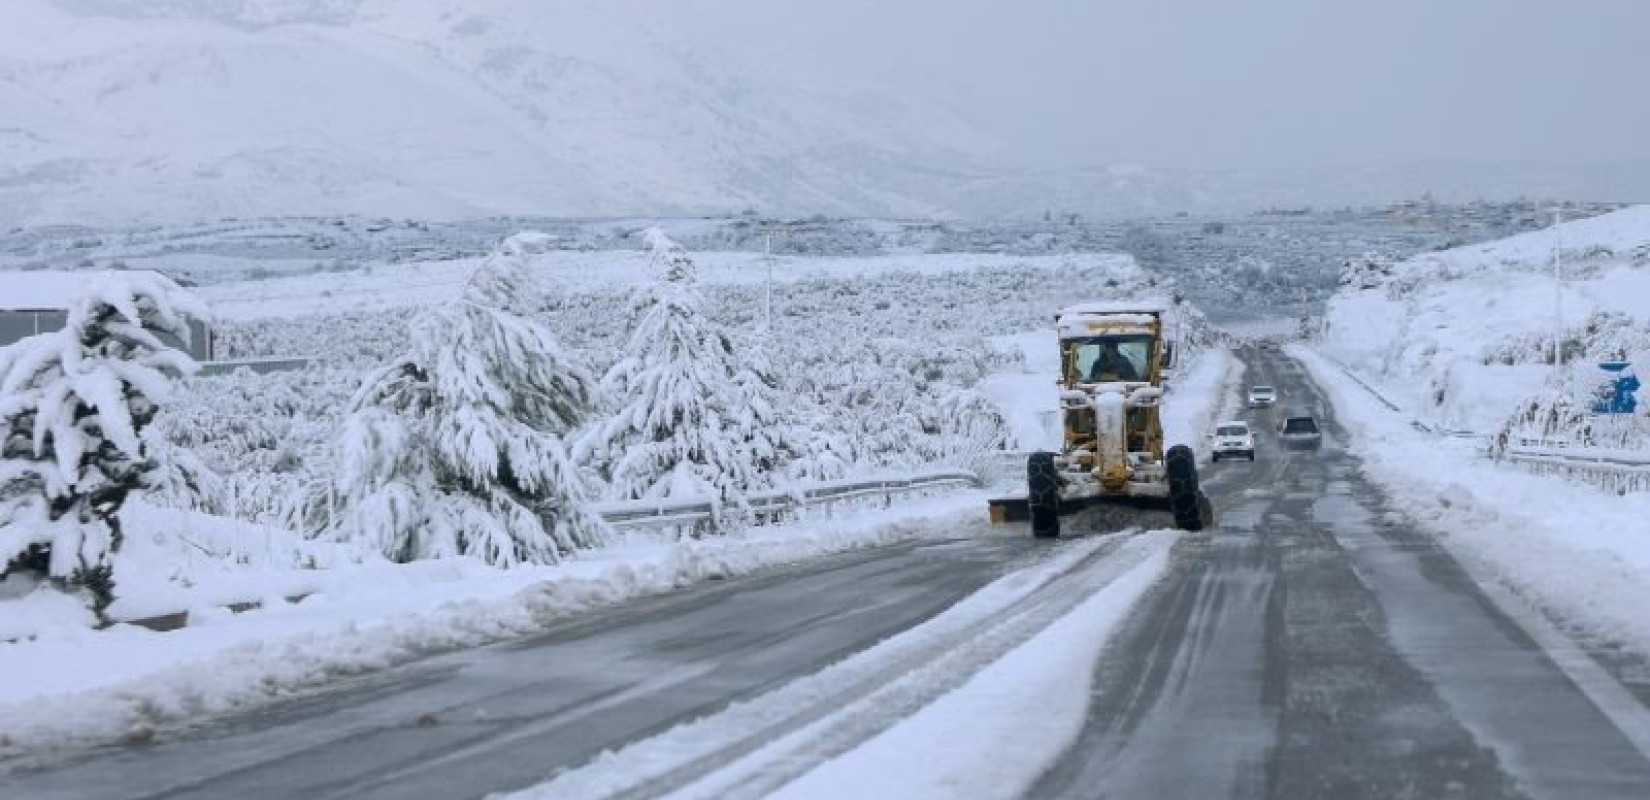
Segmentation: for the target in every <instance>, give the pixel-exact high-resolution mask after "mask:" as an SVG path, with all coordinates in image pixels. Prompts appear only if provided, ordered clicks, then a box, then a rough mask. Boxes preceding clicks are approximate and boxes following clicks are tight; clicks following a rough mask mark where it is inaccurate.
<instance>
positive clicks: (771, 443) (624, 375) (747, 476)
mask: <svg viewBox="0 0 1650 800" xmlns="http://www.w3.org/2000/svg"><path fill="white" fill-rule="evenodd" d="M647 241H648V243H649V245H650V246H651V247H652V249H653V258H654V260H655V263H656V264H657V266H658V270H659V279H658V280H657V281H655V282H654V283H653V284H652V285H650V286H648V287H647V288H645V289H644V290H643V291H641V292H640V293H638V295H637V296H636V297H635V299H634V300H633V301H632V304H631V318H632V319H633V320H635V322H634V327H633V328H632V331H631V334H630V339H629V342H628V344H627V345H626V347H625V349H624V352H623V354H622V355H621V357H620V358H619V360H618V361H617V362H616V363H614V364H613V366H612V367H611V368H609V369H608V371H607V374H606V375H605V376H604V377H603V379H602V386H603V388H604V389H605V390H606V392H607V393H608V394H609V396H611V397H614V398H616V399H617V400H618V401H619V402H620V403H621V407H620V408H619V410H618V411H617V413H615V414H614V415H613V416H612V417H611V418H609V419H607V420H606V421H604V422H603V423H601V424H599V425H597V426H595V427H594V428H593V429H592V430H591V431H590V432H589V433H588V435H587V436H586V437H585V439H584V440H583V441H582V443H581V448H580V449H581V452H582V454H583V455H584V456H585V457H587V458H588V459H589V460H590V461H591V462H592V463H593V464H594V465H595V466H596V467H597V469H598V470H599V471H601V473H602V474H603V475H604V476H605V477H606V478H607V479H608V480H609V482H610V483H611V484H612V487H613V489H614V492H615V493H616V494H617V495H619V496H620V497H623V498H644V497H645V498H665V497H680V496H686V495H704V494H708V495H713V496H715V497H716V498H718V499H719V500H720V501H722V502H725V503H730V504H732V505H733V506H735V507H737V506H741V505H744V503H745V496H746V493H747V492H749V491H751V490H753V489H757V488H761V487H765V486H768V485H771V483H772V473H773V471H774V470H776V469H777V468H779V467H780V464H779V461H780V459H781V457H782V456H783V449H784V448H783V445H782V441H781V437H780V436H779V429H778V425H777V415H776V413H775V411H774V406H773V402H772V396H773V379H772V378H771V377H770V376H768V375H766V374H764V372H763V371H762V370H761V368H760V367H761V365H760V364H753V363H750V362H749V361H748V359H747V358H746V357H744V356H743V355H742V354H741V352H740V351H739V350H738V349H736V348H735V346H734V343H733V340H732V338H731V337H730V336H729V335H728V333H727V332H726V331H724V330H723V329H722V328H721V327H720V326H718V325H716V324H715V323H714V322H712V321H711V320H710V319H708V318H707V317H706V316H705V315H704V313H703V312H702V305H703V299H702V298H701V296H700V293H699V289H698V287H697V286H696V285H695V280H696V275H695V267H694V264H693V259H692V258H691V257H689V256H688V254H687V252H686V251H684V250H683V249H682V248H681V247H680V246H678V245H677V244H676V243H675V242H673V241H671V240H670V238H669V237H667V236H665V234H664V233H663V232H661V231H659V230H658V229H652V230H650V231H648V234H647Z"/></svg>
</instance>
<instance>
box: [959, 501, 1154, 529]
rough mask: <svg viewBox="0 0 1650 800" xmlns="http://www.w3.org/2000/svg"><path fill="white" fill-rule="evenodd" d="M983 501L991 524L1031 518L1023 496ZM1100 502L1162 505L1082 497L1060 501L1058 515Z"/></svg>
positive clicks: (1152, 506) (1023, 520)
mask: <svg viewBox="0 0 1650 800" xmlns="http://www.w3.org/2000/svg"><path fill="white" fill-rule="evenodd" d="M985 502H986V508H987V509H989V510H990V512H991V524H992V525H1005V524H1007V523H1010V522H1026V521H1028V520H1030V519H1031V502H1030V501H1029V500H1027V499H1026V498H1024V497H997V498H993V499H991V500H987V501H985ZM1102 503H1116V504H1118V505H1125V506H1131V507H1135V508H1157V507H1158V506H1161V505H1162V503H1161V501H1156V500H1141V499H1139V498H1131V497H1082V498H1076V499H1066V500H1062V501H1060V516H1065V515H1067V514H1075V513H1077V512H1079V511H1082V510H1083V509H1086V508H1093V507H1094V506H1097V505H1100V504H1102Z"/></svg>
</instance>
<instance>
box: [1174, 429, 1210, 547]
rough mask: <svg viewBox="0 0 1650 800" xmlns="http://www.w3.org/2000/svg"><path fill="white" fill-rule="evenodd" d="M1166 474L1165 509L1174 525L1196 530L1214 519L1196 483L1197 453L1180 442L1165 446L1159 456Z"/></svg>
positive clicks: (1205, 498) (1207, 502)
mask: <svg viewBox="0 0 1650 800" xmlns="http://www.w3.org/2000/svg"><path fill="white" fill-rule="evenodd" d="M1163 460H1164V462H1165V465H1166V466H1165V469H1166V471H1167V472H1168V474H1169V510H1170V511H1171V512H1173V513H1174V526H1175V527H1176V528H1179V529H1181V530H1183V531H1200V530H1203V529H1204V528H1205V527H1207V526H1209V525H1212V524H1213V523H1214V508H1213V506H1212V505H1211V504H1210V503H1209V498H1208V497H1207V496H1205V495H1204V494H1203V492H1202V490H1201V489H1199V488H1198V485H1197V456H1196V455H1194V454H1193V453H1192V449H1191V448H1190V447H1187V446H1186V445H1183V444H1177V445H1175V446H1174V447H1171V448H1169V452H1168V453H1167V454H1166V455H1165V456H1164V458H1163Z"/></svg>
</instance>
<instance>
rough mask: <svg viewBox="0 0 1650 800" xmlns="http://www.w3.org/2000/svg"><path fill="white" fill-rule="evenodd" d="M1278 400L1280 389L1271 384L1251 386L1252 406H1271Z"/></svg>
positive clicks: (1250, 402) (1250, 401)
mask: <svg viewBox="0 0 1650 800" xmlns="http://www.w3.org/2000/svg"><path fill="white" fill-rule="evenodd" d="M1277 402H1278V390H1277V389H1274V388H1272V387H1270V386H1251V387H1249V407H1250V408H1271V407H1272V406H1274V405H1276V404H1277Z"/></svg>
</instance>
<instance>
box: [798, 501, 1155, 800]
mask: <svg viewBox="0 0 1650 800" xmlns="http://www.w3.org/2000/svg"><path fill="white" fill-rule="evenodd" d="M1176 537H1177V534H1174V533H1172V532H1169V531H1159V532H1156V533H1153V534H1148V535H1147V536H1145V537H1142V538H1140V539H1138V540H1136V541H1135V542H1131V544H1132V545H1134V546H1135V550H1136V554H1137V555H1139V556H1141V560H1140V561H1139V562H1138V563H1137V564H1136V565H1135V566H1133V567H1132V568H1131V569H1129V570H1128V571H1127V572H1125V573H1124V574H1122V575H1121V576H1119V577H1118V578H1117V579H1116V580H1114V581H1112V582H1111V583H1110V584H1108V585H1106V586H1105V587H1104V588H1101V589H1100V590H1099V591H1096V592H1095V593H1094V594H1092V595H1090V596H1089V597H1088V599H1086V600H1084V601H1083V603H1082V604H1080V605H1078V606H1077V607H1076V608H1074V609H1073V610H1072V611H1071V612H1070V613H1069V614H1067V615H1066V616H1064V617H1062V618H1060V619H1059V620H1058V621H1056V622H1055V623H1054V624H1052V625H1050V626H1049V627H1048V628H1047V629H1045V630H1044V631H1043V632H1042V633H1040V634H1038V635H1037V636H1036V638H1034V639H1032V640H1031V641H1029V642H1027V643H1026V644H1025V645H1024V646H1022V647H1020V648H1019V649H1017V650H1015V651H1013V652H1011V653H1009V654H1008V655H1007V656H1005V657H1003V658H1002V659H1001V660H999V661H997V662H996V663H994V664H992V665H991V666H989V667H986V668H985V669H984V670H982V671H981V672H980V673H979V674H978V675H976V676H975V677H974V679H973V680H971V681H969V682H968V683H967V684H966V685H964V686H963V687H962V688H960V689H958V690H957V691H955V692H952V693H951V694H949V695H946V696H945V697H943V698H941V699H940V700H939V701H938V702H935V703H934V704H932V705H930V706H928V707H927V708H925V709H923V710H922V711H920V712H918V713H917V714H915V715H914V716H912V717H910V718H909V719H907V720H905V721H904V722H902V723H900V724H899V725H896V726H894V727H893V728H891V729H889V730H888V731H886V732H884V733H883V734H882V735H880V736H878V737H876V738H875V739H872V740H871V741H869V742H866V743H865V744H864V745H862V746H861V747H859V748H857V749H855V750H853V751H851V752H849V753H848V754H847V755H844V756H842V757H841V758H838V759H836V760H834V761H831V762H828V763H826V764H824V765H822V766H820V767H819V768H818V769H816V770H814V771H813V772H810V773H808V774H807V775H806V776H804V777H803V778H802V779H801V780H798V781H797V782H795V783H793V784H791V785H789V786H787V787H785V789H784V790H782V791H780V792H778V793H776V794H775V795H774V797H775V798H776V799H777V800H813V798H819V799H820V800H829V799H830V798H839V797H899V798H903V799H904V800H926V799H927V798H932V799H933V800H946V799H947V798H955V797H962V796H967V797H970V798H976V800H991V799H992V798H1002V800H1011V799H1012V798H1016V797H1019V796H1021V794H1023V793H1024V792H1025V791H1026V790H1027V789H1028V788H1030V787H1031V785H1032V784H1033V783H1034V782H1035V781H1036V780H1037V778H1038V776H1040V775H1041V774H1042V773H1043V771H1044V770H1046V769H1047V768H1048V767H1049V765H1051V764H1052V763H1054V761H1055V759H1057V758H1059V757H1060V755H1061V754H1062V753H1063V752H1065V750H1066V748H1067V747H1069V746H1070V745H1071V744H1072V742H1074V741H1076V739H1077V735H1078V734H1079V733H1080V732H1081V731H1082V729H1083V724H1084V721H1085V719H1086V717H1087V715H1088V709H1089V685H1090V679H1091V674H1092V673H1093V671H1094V665H1095V664H1096V663H1097V662H1098V661H1099V658H1100V653H1101V650H1102V649H1103V648H1104V647H1105V645H1106V642H1107V641H1108V640H1109V639H1110V638H1111V635H1112V632H1113V631H1114V630H1116V628H1117V627H1118V624H1119V623H1120V622H1122V620H1123V619H1124V617H1125V616H1126V615H1127V614H1128V613H1129V610H1130V609H1132V608H1133V607H1134V605H1135V603H1136V601H1138V600H1139V599H1140V597H1141V596H1142V595H1143V594H1145V592H1146V590H1147V589H1149V588H1150V587H1151V585H1152V584H1153V583H1154V582H1156V581H1157V579H1158V578H1159V577H1161V576H1162V574H1163V572H1164V569H1165V567H1166V566H1167V565H1168V560H1169V548H1170V545H1172V544H1173V542H1174V540H1175V538H1176ZM913 764H921V769H913V768H912V766H913Z"/></svg>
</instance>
